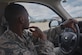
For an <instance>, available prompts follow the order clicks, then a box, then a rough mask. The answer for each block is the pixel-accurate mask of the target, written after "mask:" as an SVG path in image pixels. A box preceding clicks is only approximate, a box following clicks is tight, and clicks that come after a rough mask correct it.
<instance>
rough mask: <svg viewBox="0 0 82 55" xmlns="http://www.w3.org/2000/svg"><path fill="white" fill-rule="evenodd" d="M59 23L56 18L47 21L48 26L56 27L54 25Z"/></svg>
mask: <svg viewBox="0 0 82 55" xmlns="http://www.w3.org/2000/svg"><path fill="white" fill-rule="evenodd" d="M59 23H60V21H58V20H55V19H54V20H51V21H50V22H49V28H53V27H56V26H58V25H59Z"/></svg>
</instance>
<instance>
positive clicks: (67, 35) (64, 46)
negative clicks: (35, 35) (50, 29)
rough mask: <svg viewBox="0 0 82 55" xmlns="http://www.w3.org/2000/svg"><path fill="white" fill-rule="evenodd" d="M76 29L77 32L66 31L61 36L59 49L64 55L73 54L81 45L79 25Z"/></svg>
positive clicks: (76, 25)
mask: <svg viewBox="0 0 82 55" xmlns="http://www.w3.org/2000/svg"><path fill="white" fill-rule="evenodd" d="M75 28H76V30H77V32H73V31H64V32H63V33H61V34H60V37H59V47H60V50H61V52H63V53H64V54H71V53H73V52H74V51H75V50H76V49H77V47H78V45H79V38H80V36H79V35H80V30H79V27H78V24H75ZM64 30H65V29H64Z"/></svg>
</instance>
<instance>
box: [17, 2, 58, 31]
mask: <svg viewBox="0 0 82 55" xmlns="http://www.w3.org/2000/svg"><path fill="white" fill-rule="evenodd" d="M18 4H21V5H23V6H24V7H25V8H26V10H27V11H28V13H29V20H30V26H37V27H39V28H40V29H41V30H42V31H44V30H48V29H49V26H48V24H49V22H50V20H51V19H58V18H59V17H58V15H57V14H56V13H55V12H54V11H53V10H52V9H50V8H48V7H47V6H44V5H41V4H36V3H18Z"/></svg>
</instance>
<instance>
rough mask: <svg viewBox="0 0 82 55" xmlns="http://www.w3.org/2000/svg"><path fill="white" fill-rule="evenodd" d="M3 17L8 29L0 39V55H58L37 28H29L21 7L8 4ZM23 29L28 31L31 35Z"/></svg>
mask: <svg viewBox="0 0 82 55" xmlns="http://www.w3.org/2000/svg"><path fill="white" fill-rule="evenodd" d="M4 15H5V18H6V20H7V21H8V24H9V29H7V30H6V31H5V32H4V33H3V35H2V36H1V37H0V55H57V54H58V53H57V54H56V53H55V52H56V51H54V45H53V44H52V43H51V42H49V41H48V40H47V37H46V35H45V34H44V33H43V32H42V31H41V30H40V29H39V28H38V27H35V26H32V27H29V20H28V13H27V11H26V9H25V8H24V7H23V6H21V5H19V4H9V5H8V6H7V7H6V9H5V14H4ZM32 28H33V29H35V30H33V29H32ZM59 28H60V26H59ZM24 29H30V32H32V35H31V33H29V32H26V31H24ZM28 34H29V35H28ZM59 52H60V51H59Z"/></svg>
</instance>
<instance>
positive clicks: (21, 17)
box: [19, 16, 24, 24]
mask: <svg viewBox="0 0 82 55" xmlns="http://www.w3.org/2000/svg"><path fill="white" fill-rule="evenodd" d="M19 22H20V23H21V24H23V23H24V17H23V16H20V17H19Z"/></svg>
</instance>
